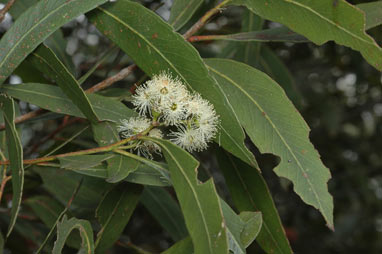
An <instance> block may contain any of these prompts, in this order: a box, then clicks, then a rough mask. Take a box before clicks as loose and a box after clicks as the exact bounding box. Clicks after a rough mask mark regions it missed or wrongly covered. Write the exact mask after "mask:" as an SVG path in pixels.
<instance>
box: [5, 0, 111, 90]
mask: <svg viewBox="0 0 382 254" xmlns="http://www.w3.org/2000/svg"><path fill="white" fill-rule="evenodd" d="M104 2H106V0H71V1H67V0H48V1H39V2H38V3H37V4H36V5H34V6H32V7H31V8H29V9H28V10H27V11H25V12H24V13H23V14H22V15H21V16H20V17H19V18H18V19H17V20H16V22H15V23H14V24H13V26H12V27H11V28H10V29H9V30H8V31H7V32H6V33H5V35H4V36H3V37H2V38H1V40H0V84H2V83H3V82H4V81H5V80H6V79H7V77H8V76H9V75H10V74H11V73H12V72H13V71H14V70H15V69H16V67H17V66H18V65H19V64H20V63H21V62H22V61H23V60H24V59H25V58H26V57H27V55H28V54H30V53H31V52H32V51H33V50H34V49H35V48H36V47H37V46H38V45H39V44H40V43H41V42H43V41H44V40H45V39H46V38H47V37H48V36H49V35H50V34H52V33H53V32H54V31H56V30H57V29H58V28H59V27H60V26H62V25H64V24H66V23H68V22H69V21H70V20H72V19H73V18H75V17H77V16H79V15H80V14H82V13H85V12H87V11H89V10H91V9H93V8H94V7H96V6H98V5H99V4H102V3H104Z"/></svg>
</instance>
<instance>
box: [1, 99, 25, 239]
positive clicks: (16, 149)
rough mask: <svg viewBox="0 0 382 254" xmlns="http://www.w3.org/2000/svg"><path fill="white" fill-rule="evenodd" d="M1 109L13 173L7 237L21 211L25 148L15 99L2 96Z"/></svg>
mask: <svg viewBox="0 0 382 254" xmlns="http://www.w3.org/2000/svg"><path fill="white" fill-rule="evenodd" d="M0 109H1V110H2V111H3V117H4V123H5V133H6V141H7V148H8V156H9V158H8V159H9V161H10V165H9V167H10V169H11V172H12V209H11V219H10V223H9V226H8V232H7V237H8V236H9V235H10V234H11V232H12V229H13V227H14V225H15V223H16V219H17V216H18V213H19V210H20V204H21V198H22V194H23V186H24V167H23V147H22V145H21V141H20V138H19V135H18V133H17V130H16V126H15V123H14V119H15V102H14V101H13V99H11V98H9V97H7V96H5V95H4V94H0Z"/></svg>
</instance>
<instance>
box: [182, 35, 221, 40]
mask: <svg viewBox="0 0 382 254" xmlns="http://www.w3.org/2000/svg"><path fill="white" fill-rule="evenodd" d="M224 37H225V36H224V35H195V36H191V37H189V38H188V39H187V41H189V42H197V41H211V40H219V39H221V38H224Z"/></svg>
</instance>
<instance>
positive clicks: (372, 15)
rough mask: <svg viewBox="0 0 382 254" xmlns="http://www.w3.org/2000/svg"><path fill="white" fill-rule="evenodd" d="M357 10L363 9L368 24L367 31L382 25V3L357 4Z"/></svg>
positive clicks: (366, 25)
mask: <svg viewBox="0 0 382 254" xmlns="http://www.w3.org/2000/svg"><path fill="white" fill-rule="evenodd" d="M356 6H357V8H359V9H361V10H362V11H363V12H364V13H365V17H366V24H365V29H366V30H368V29H370V28H373V27H376V26H379V25H380V24H382V15H381V13H382V2H381V1H376V2H371V3H362V4H357V5H356Z"/></svg>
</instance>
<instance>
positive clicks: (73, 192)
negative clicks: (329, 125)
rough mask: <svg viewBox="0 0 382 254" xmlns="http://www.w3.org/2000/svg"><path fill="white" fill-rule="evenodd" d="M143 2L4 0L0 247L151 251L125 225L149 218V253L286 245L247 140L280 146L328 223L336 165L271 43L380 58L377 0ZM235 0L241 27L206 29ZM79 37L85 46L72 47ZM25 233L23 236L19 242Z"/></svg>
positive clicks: (379, 64) (282, 249) (267, 148)
mask: <svg viewBox="0 0 382 254" xmlns="http://www.w3.org/2000/svg"><path fill="white" fill-rule="evenodd" d="M2 2H4V3H7V2H8V1H4V0H3V1H2ZM9 2H13V1H9ZM146 2H147V1H129V0H117V1H107V0H71V1H67V0H34V1H31V0H17V1H16V2H15V3H14V5H13V6H11V8H10V14H11V15H12V18H13V24H12V26H10V28H9V29H8V30H7V31H5V32H4V33H3V34H2V36H1V40H0V93H1V94H0V109H1V111H0V116H1V119H0V123H1V132H0V155H1V162H0V166H1V167H0V169H1V174H0V180H1V189H0V199H1V202H0V205H1V210H2V211H5V212H4V213H3V212H2V213H1V214H0V222H1V224H0V225H1V232H0V253H3V251H7V250H11V251H12V253H16V252H17V251H18V253H31V252H38V253H77V251H80V253H89V254H90V253H121V252H120V251H122V252H123V251H131V252H123V253H152V252H150V250H149V248H147V246H150V243H149V241H148V239H149V236H145V239H146V238H147V243H145V242H143V243H141V244H136V243H135V242H134V240H133V239H134V234H133V233H132V230H131V228H134V227H142V228H145V227H148V228H150V227H151V225H149V223H146V222H145V220H144V219H143V220H142V218H145V217H146V216H152V217H153V218H154V219H155V220H156V221H157V223H158V225H159V227H160V228H161V232H162V233H161V234H162V238H164V239H166V242H167V243H171V244H172V246H163V245H159V244H158V246H156V245H155V244H152V247H151V248H152V249H153V251H156V252H155V253H157V251H163V253H167V254H169V253H195V254H224V253H227V254H228V253H235V254H242V253H246V252H247V248H248V246H250V245H252V246H253V245H258V246H259V247H260V248H261V249H262V250H263V251H264V252H265V253H284V254H285V253H293V250H292V248H291V246H290V244H289V241H288V239H287V237H286V234H285V231H284V227H283V225H282V222H281V220H280V217H279V214H278V211H277V209H276V207H275V204H274V201H273V198H272V195H271V193H270V191H269V189H268V186H267V182H266V181H265V179H264V177H263V175H262V169H261V168H260V167H259V165H258V163H257V161H256V157H255V155H254V154H255V152H254V147H256V148H257V149H258V151H260V153H269V154H273V155H275V156H277V157H278V158H279V159H280V162H279V164H278V165H277V166H276V167H275V168H274V172H275V173H276V174H277V176H279V177H282V178H285V179H287V180H289V181H290V182H291V183H292V185H293V190H294V191H295V193H296V194H297V195H298V196H299V197H300V198H301V201H302V202H305V203H306V204H307V205H310V206H312V207H314V208H315V209H317V210H318V211H319V213H320V214H321V215H322V223H323V224H324V223H326V225H327V226H328V228H329V229H331V230H334V228H335V224H334V222H333V221H334V220H333V209H334V204H333V198H332V195H331V194H330V193H329V191H328V181H329V179H330V178H331V174H330V171H329V169H328V168H327V167H326V166H325V165H324V163H323V162H322V161H321V158H320V154H319V153H320V151H317V150H316V149H315V147H314V145H313V144H312V143H311V141H310V139H309V132H310V128H309V126H308V125H307V123H306V122H305V120H304V118H303V117H302V116H301V115H300V113H299V110H298V108H299V107H300V106H301V104H302V99H301V95H300V94H299V92H298V91H297V90H296V89H295V87H294V81H293V77H291V76H290V73H289V71H288V69H287V68H286V66H284V65H283V63H282V61H281V60H280V59H279V58H278V56H277V55H276V54H275V53H274V52H273V51H272V50H271V49H270V48H269V47H268V46H267V45H266V43H267V42H286V43H310V42H313V43H315V44H317V45H321V44H323V43H325V42H327V41H334V42H335V43H337V44H339V45H344V46H347V47H350V48H352V49H353V50H355V51H359V52H360V53H361V54H362V56H363V57H364V58H365V61H367V62H368V63H369V64H370V65H372V66H373V67H375V68H376V69H377V70H379V71H380V70H382V49H381V47H379V46H378V44H377V43H376V42H375V41H374V39H373V38H372V37H371V36H370V35H368V34H367V33H366V29H369V28H372V27H375V26H377V25H379V24H381V23H382V22H381V14H380V13H378V12H377V11H375V10H380V9H381V8H382V5H381V2H380V1H379V2H378V1H377V2H373V3H368V4H363V5H360V6H359V7H357V6H353V5H351V4H349V3H347V2H346V1H345V0H320V1H306V0H261V1H257V0H256V1H255V0H224V1H202V0H174V1H173V3H172V6H170V13H169V17H164V16H161V15H163V12H161V11H160V10H161V7H160V6H159V7H158V6H155V5H150V4H147V3H146ZM11 4H12V3H11ZM238 6H241V7H240V8H239V7H238ZM158 8H159V9H158ZM232 9H234V10H240V11H241V12H240V13H241V15H240V18H241V23H242V28H241V30H240V31H239V30H236V31H230V32H229V33H227V32H226V33H225V34H219V35H216V34H213V32H212V31H210V30H209V29H208V26H206V25H207V24H208V23H209V22H211V20H212V19H213V17H214V16H215V15H219V12H223V11H224V10H228V11H229V10H232ZM212 22H213V21H212ZM227 22H230V20H229V18H228V21H227ZM267 24H273V26H270V27H267ZM209 33H212V34H209ZM83 34H85V35H83ZM78 38H80V39H81V38H82V40H83V41H85V42H86V43H87V44H86V45H85V44H82V45H80V46H79V47H78V48H76V49H74V50H72V49H71V47H73V43H74V44H76V43H78V41H79V39H78ZM94 40H95V42H94ZM204 43H208V45H210V46H209V47H207V50H206V49H205V48H202V47H200V45H202V44H204ZM80 44H81V43H80ZM216 49H218V50H217V51H219V52H216ZM74 52H76V54H74ZM202 56H203V57H202ZM15 78H16V79H17V78H18V79H20V80H21V82H14V80H15ZM16 83H17V84H16ZM28 105H29V106H28ZM215 176H216V177H215ZM142 213H143V214H144V215H143V216H139V215H141V214H142ZM137 221H138V222H137ZM128 224H129V225H128ZM72 232H73V233H72ZM20 237H21V238H23V239H28V240H29V244H28V245H24V246H22V247H21V249H17V248H20V246H19V247H16V245H15V242H17V240H18V239H19V238H20ZM145 248H147V250H144V249H145ZM121 249H122V250H121ZM13 251H15V252H13ZM153 253H154V252H153Z"/></svg>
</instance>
